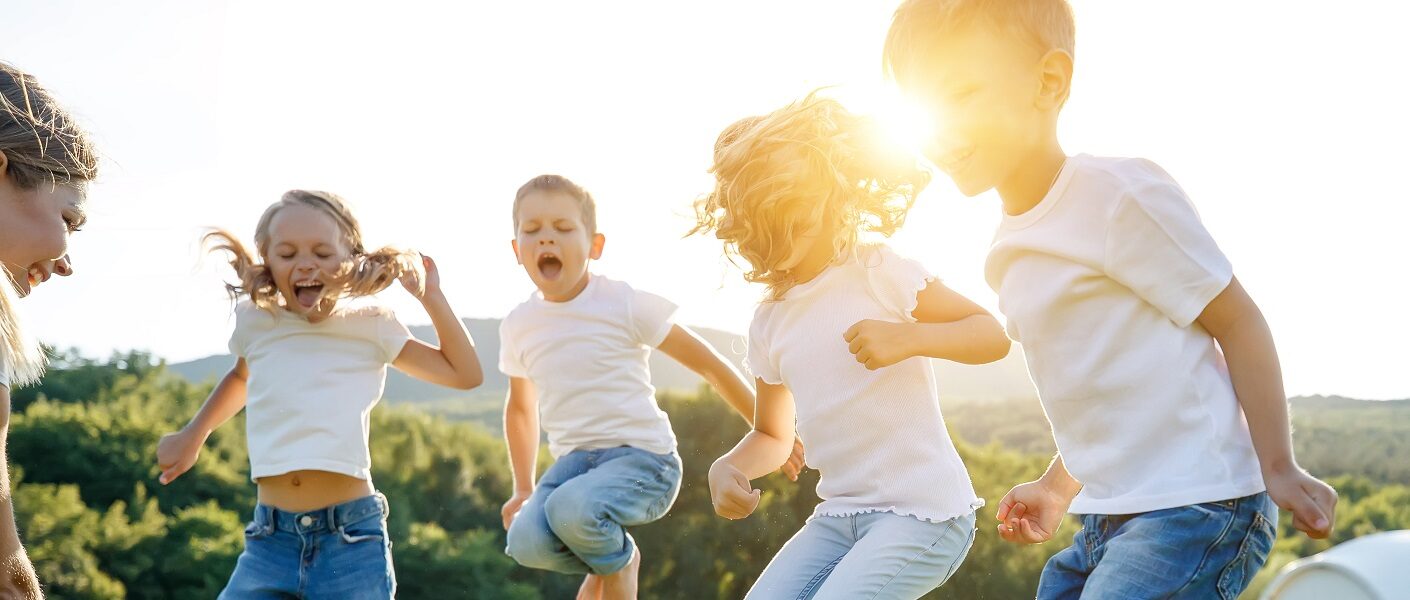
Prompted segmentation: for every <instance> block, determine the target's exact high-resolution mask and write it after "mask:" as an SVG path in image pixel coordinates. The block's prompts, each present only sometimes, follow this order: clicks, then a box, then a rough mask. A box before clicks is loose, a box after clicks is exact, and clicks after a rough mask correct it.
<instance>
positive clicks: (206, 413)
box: [157, 357, 250, 485]
mask: <svg viewBox="0 0 1410 600" xmlns="http://www.w3.org/2000/svg"><path fill="white" fill-rule="evenodd" d="M249 377H250V370H249V367H248V366H246V365H245V359H244V357H240V358H238V359H236V360H235V366H234V367H231V369H230V372H228V373H226V374H225V377H222V378H221V379H220V383H217V384H216V386H215V389H213V390H211V395H210V397H209V398H206V403H205V404H203V405H201V410H199V411H197V412H196V416H194V417H192V418H191V422H189V423H187V424H186V426H185V427H183V428H181V430H180V431H178V432H176V433H168V434H166V435H164V436H162V439H161V441H159V442H158V443H157V468H159V469H161V471H162V473H161V475H160V476H159V477H158V481H160V482H161V483H162V484H163V485H165V484H168V483H171V481H172V480H173V479H176V478H177V477H180V476H181V474H182V473H185V472H186V471H187V470H189V469H190V468H191V467H192V466H193V465H195V464H196V459H197V458H198V457H199V456H200V454H201V447H202V446H203V445H205V443H206V438H209V437H210V435H211V432H213V431H215V430H216V428H217V427H220V426H221V425H224V424H225V422H226V421H229V420H230V418H231V417H233V416H235V415H236V413H239V412H240V410H241V409H243V408H245V400H246V398H247V394H246V391H247V388H248V385H247V382H248V380H249Z"/></svg>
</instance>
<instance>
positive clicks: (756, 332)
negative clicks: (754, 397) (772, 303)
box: [744, 312, 783, 385]
mask: <svg viewBox="0 0 1410 600" xmlns="http://www.w3.org/2000/svg"><path fill="white" fill-rule="evenodd" d="M744 366H746V367H748V369H749V373H750V374H751V375H753V376H754V377H757V378H759V379H762V380H764V383H768V384H772V385H782V384H783V377H782V376H781V375H779V369H778V367H777V366H776V365H775V363H774V357H773V356H772V355H770V354H769V340H768V338H767V337H766V336H765V335H764V319H761V318H760V315H759V313H757V312H756V313H755V314H754V321H753V322H752V323H750V324H749V351H748V354H746V355H745V357H744Z"/></svg>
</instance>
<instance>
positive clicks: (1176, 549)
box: [1038, 492, 1278, 600]
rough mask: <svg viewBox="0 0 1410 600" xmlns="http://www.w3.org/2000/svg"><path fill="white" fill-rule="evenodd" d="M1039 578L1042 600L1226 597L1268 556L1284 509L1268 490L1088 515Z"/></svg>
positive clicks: (1238, 589) (1240, 587) (1232, 595)
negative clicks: (1146, 509)
mask: <svg viewBox="0 0 1410 600" xmlns="http://www.w3.org/2000/svg"><path fill="white" fill-rule="evenodd" d="M1081 519H1082V529H1081V530H1080V531H1078V532H1077V534H1076V535H1075V536H1074V537H1073V540H1072V545H1071V546H1069V547H1067V548H1066V549H1064V550H1062V551H1060V552H1058V553H1057V554H1055V555H1053V557H1052V558H1051V559H1049V560H1048V564H1047V565H1046V566H1045V567H1043V574H1042V576H1041V578H1040V579H1039V580H1038V598H1039V600H1057V599H1062V600H1066V599H1076V598H1078V597H1081V598H1084V599H1093V598H1097V599H1101V598H1121V599H1123V600H1124V599H1128V598H1129V599H1139V598H1201V599H1203V598H1223V599H1227V600H1232V599H1234V598H1237V597H1238V595H1239V593H1240V592H1242V591H1243V590H1244V588H1246V587H1248V584H1249V582H1250V581H1251V580H1253V576H1254V574H1255V573H1257V572H1258V569H1259V568H1261V567H1262V566H1263V563H1264V561H1266V560H1267V559H1268V552H1269V551H1270V550H1271V549H1272V547H1273V539H1274V537H1275V536H1276V535H1277V526H1278V508H1277V507H1276V506H1274V505H1273V501H1272V500H1271V499H1269V498H1268V494H1267V493H1266V492H1260V493H1257V494H1254V495H1252V496H1245V497H1243V498H1234V499H1231V500H1221V501H1218V502H1206V503H1204V504H1192V505H1189V506H1179V507H1175V508H1167V509H1164V510H1157V511H1151V512H1147V513H1138V514H1133V515H1081Z"/></svg>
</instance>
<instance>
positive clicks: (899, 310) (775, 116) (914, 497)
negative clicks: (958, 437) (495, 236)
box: [697, 96, 1008, 598]
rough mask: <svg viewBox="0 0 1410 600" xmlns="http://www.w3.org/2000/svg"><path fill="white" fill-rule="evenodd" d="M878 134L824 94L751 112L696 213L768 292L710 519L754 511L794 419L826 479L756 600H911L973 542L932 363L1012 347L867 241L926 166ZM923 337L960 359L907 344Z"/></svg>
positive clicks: (909, 264) (726, 144) (917, 271)
mask: <svg viewBox="0 0 1410 600" xmlns="http://www.w3.org/2000/svg"><path fill="white" fill-rule="evenodd" d="M880 140H881V138H880V136H878V135H876V131H875V128H874V126H873V124H872V123H871V122H870V121H868V120H867V119H863V118H859V117H857V116H855V115H853V114H851V113H850V112H848V111H847V110H846V109H845V108H843V107H842V106H841V105H840V104H838V103H837V102H836V101H833V100H830V99H824V98H819V97H816V96H810V97H808V98H807V99H804V100H802V101H800V102H797V103H794V104H791V105H789V106H786V107H784V108H782V109H779V110H777V111H775V112H773V113H770V114H769V115H766V116H764V117H758V118H750V119H745V120H743V121H740V122H739V123H736V124H735V125H734V126H732V127H730V128H728V129H727V130H726V131H725V132H724V133H723V134H722V135H721V138H720V142H719V143H718V144H717V146H716V152H715V165H714V168H713V172H714V174H715V176H716V180H717V183H716V186H715V191H714V193H712V194H711V195H710V196H708V197H707V198H705V199H704V200H703V201H702V202H701V203H700V204H699V205H698V206H697V212H698V215H699V227H698V229H699V230H710V231H714V232H715V234H716V235H717V236H718V237H720V238H721V239H723V240H724V241H725V244H726V249H727V251H729V252H730V253H731V254H734V255H736V256H740V257H742V258H744V259H745V261H746V262H747V263H748V265H749V266H750V267H752V270H750V271H749V272H748V273H747V275H746V277H747V278H748V279H750V280H752V281H757V282H761V283H765V284H766V285H768V287H769V298H767V299H766V300H764V301H763V302H761V303H760V304H759V307H758V309H757V310H756V312H755V314H754V320H753V322H752V323H751V325H750V329H749V354H748V364H749V367H750V370H751V371H752V372H753V374H754V376H755V377H756V378H757V384H756V387H757V389H758V408H757V411H758V412H757V415H756V419H757V422H756V426H755V430H754V431H753V432H751V433H750V434H749V435H748V436H746V437H745V439H744V440H743V441H741V442H740V444H739V446H738V447H736V449H735V450H733V451H732V452H731V453H730V454H727V455H725V456H724V457H722V458H721V459H720V460H719V461H717V462H716V464H715V466H714V467H713V468H712V469H711V477H710V483H711V490H712V496H713V497H714V499H715V504H716V510H717V511H718V512H720V514H721V515H723V516H726V517H729V518H741V517H744V516H746V515H748V514H749V513H751V512H752V511H753V509H754V507H755V506H756V505H757V502H758V492H757V491H751V490H750V488H749V480H751V479H754V478H756V477H759V476H762V475H764V474H767V473H769V472H771V471H772V470H773V469H774V468H776V467H777V465H778V463H780V462H781V461H782V460H783V459H784V458H785V457H786V455H787V449H788V447H789V442H790V441H791V439H792V437H793V430H794V421H795V414H796V422H797V433H798V436H799V437H800V438H801V439H802V440H803V443H804V444H805V445H806V447H807V448H808V453H807V462H808V464H809V465H810V466H812V467H814V468H816V469H818V471H819V472H820V473H821V479H820V481H819V483H818V488H817V493H818V496H819V497H820V498H821V499H822V502H821V503H819V504H818V506H817V507H816V508H815V509H814V511H813V515H812V517H811V518H810V519H809V520H808V522H807V524H806V525H805V526H804V527H803V529H802V530H800V531H799V532H798V533H797V534H796V535H795V536H794V537H793V539H792V540H790V541H789V542H788V544H787V545H785V546H784V547H783V549H782V550H780V551H779V553H778V554H777V555H776V556H775V557H774V559H773V560H772V561H771V562H770V563H769V565H768V567H767V568H766V569H765V570H764V572H763V573H762V574H761V575H760V576H759V579H758V580H757V581H756V582H755V584H754V586H753V588H752V589H751V590H750V593H749V597H750V598H804V597H817V598H859V597H864V598H878V597H880V598H917V597H919V596H921V595H923V594H925V593H926V592H928V591H930V590H932V589H934V588H935V587H938V586H939V585H941V584H942V583H943V582H944V581H945V580H946V579H947V578H948V577H949V576H950V575H951V574H953V573H954V571H955V569H956V568H957V567H958V565H959V563H960V561H961V560H962V559H963V557H964V555H965V554H966V553H967V551H968V548H969V546H970V544H971V543H972V542H973V536H974V521H975V510H976V509H977V508H979V507H980V506H981V505H982V504H983V501H982V500H980V499H979V498H978V497H977V496H976V495H975V493H974V489H973V487H972V485H971V483H970V479H969V474H968V473H967V472H966V470H965V468H964V464H963V463H962V462H961V461H960V457H959V455H958V453H957V452H956V450H955V447H954V444H953V443H952V442H951V440H950V437H949V435H948V434H947V433H946V430H945V425H944V420H943V418H942V417H941V414H940V406H939V403H938V398H937V391H936V386H935V376H934V373H933V369H932V367H931V363H930V361H929V359H928V358H925V357H926V356H939V357H941V358H949V359H953V360H962V359H963V360H970V359H975V358H976V357H975V356H974V353H976V352H978V353H984V352H986V351H987V352H988V353H989V356H987V357H980V358H979V359H977V361H978V362H982V361H983V360H986V359H987V360H994V359H997V358H999V357H1001V356H1002V355H1003V352H1006V351H1007V347H1008V342H1007V340H1006V339H1004V337H1003V333H1002V329H1001V328H1000V327H999V325H998V323H997V321H995V320H994V319H993V317H991V316H989V315H987V314H985V313H984V312H983V311H982V310H981V309H979V308H978V307H976V306H974V305H973V304H972V303H970V302H968V301H966V300H963V298H961V297H959V296H958V295H957V294H954V293H953V292H951V291H949V290H947V289H945V288H944V286H943V285H941V284H940V283H939V282H938V281H937V280H936V279H935V278H934V277H933V276H932V275H931V274H930V273H929V272H927V271H926V269H925V268H924V267H922V266H921V265H920V264H918V263H916V262H915V261H912V260H908V259H905V258H902V257H901V256H899V255H898V254H896V253H895V252H894V251H892V250H891V249H890V248H889V247H887V246H885V245H881V244H864V243H861V242H860V241H859V239H858V238H859V236H860V235H861V234H862V233H863V232H864V231H866V230H872V231H876V232H879V233H881V234H884V235H889V234H890V233H892V232H893V231H895V230H896V228H897V227H899V226H900V225H901V223H902V221H903V219H904V217H905V213H906V211H907V210H908V209H909V206H910V204H911V202H913V200H914V197H915V195H916V194H917V193H919V192H920V190H921V189H922V188H923V187H924V186H925V184H926V182H927V181H928V174H927V173H926V172H925V171H924V170H923V169H922V168H921V167H920V166H919V164H918V162H917V160H916V158H915V157H912V156H907V155H905V154H903V153H899V152H896V151H895V150H892V149H889V148H887V147H885V146H883V145H881V144H880ZM918 317H920V318H918ZM922 320H924V321H928V322H925V323H922V322H920V321H922ZM928 327H930V329H927V328H928ZM961 331H963V332H965V333H966V334H967V333H971V332H973V333H976V335H972V336H971V335H964V334H961ZM961 337H963V338H964V341H963V342H962V343H956V342H957V340H958V338H961ZM912 338H914V339H924V340H926V341H928V342H934V341H940V342H941V343H942V344H945V345H948V346H949V348H950V349H949V350H947V351H938V352H935V351H934V350H936V349H937V348H936V347H934V346H931V347H926V348H922V347H921V345H920V344H917V345H915V346H911V345H909V344H908V343H897V341H898V340H900V339H912ZM962 346H965V347H964V348H962V349H961V347H962ZM986 346H987V348H985V347H986ZM1000 348H1002V350H1000ZM795 409H796V410H795Z"/></svg>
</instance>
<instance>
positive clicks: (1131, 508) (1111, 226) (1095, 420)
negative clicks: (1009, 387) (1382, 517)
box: [885, 0, 1336, 598]
mask: <svg viewBox="0 0 1410 600" xmlns="http://www.w3.org/2000/svg"><path fill="white" fill-rule="evenodd" d="M1073 31H1074V27H1073V20H1072V11H1071V8H1070V7H1069V6H1068V4H1067V3H1066V2H1065V1H1064V0H1021V1H1020V0H1015V1H1012V2H987V1H982V0H908V1H907V2H906V3H904V4H903V5H902V6H901V7H900V8H899V9H898V10H897V11H896V15H895V20H894V22H893V23H892V26H891V31H890V34H889V35H888V38H887V42H886V52H885V53H886V62H887V65H888V68H889V70H890V72H891V75H892V76H893V77H894V78H895V80H896V82H897V83H898V84H900V86H901V87H902V88H903V89H904V90H905V91H906V92H908V93H909V94H912V95H913V96H915V97H916V98H917V99H919V100H921V101H922V102H924V103H925V104H926V105H927V106H929V107H930V108H931V109H933V110H934V111H935V112H936V113H937V115H938V116H939V117H940V120H939V123H940V124H941V125H942V126H941V127H940V128H939V129H937V131H936V132H935V134H934V136H933V138H932V139H931V140H930V143H929V144H928V147H927V150H926V153H927V155H928V156H929V158H930V159H931V160H932V161H934V162H935V164H936V165H938V166H939V167H940V168H941V169H943V170H945V171H946V172H947V173H949V175H950V177H952V178H953V179H954V181H955V184H956V185H957V186H958V187H959V189H960V191H962V192H963V193H965V194H967V195H971V196H972V195H975V194H979V193H980V192H983V191H986V190H989V189H996V190H998V193H999V196H1000V198H1001V199H1002V200H1003V208H1004V217H1003V222H1002V224H1001V225H1000V226H999V231H998V233H997V234H996V235H995V238H994V243H993V246H992V247H991V249H990V254H989V258H988V263H987V267H986V276H987V279H988V281H989V284H990V286H992V287H993V288H994V290H995V291H996V292H997V293H998V294H999V305H1000V307H1001V308H1002V309H1003V312H1004V314H1005V315H1006V316H1007V318H1008V332H1009V335H1010V336H1012V337H1013V339H1014V340H1017V341H1020V342H1022V344H1023V346H1024V348H1025V350H1026V351H1027V358H1028V364H1029V371H1030V373H1031V374H1032V377H1033V381H1034V383H1035V384H1036V385H1037V388H1038V392H1039V396H1040V397H1041V399H1042V403H1043V408H1044V410H1046V412H1047V415H1048V419H1049V421H1050V422H1051V423H1052V428H1053V437H1054V439H1055V441H1056V442H1057V447H1058V456H1057V457H1055V458H1054V460H1053V463H1052V466H1051V467H1050V468H1049V469H1048V471H1047V473H1046V474H1045V475H1043V477H1042V478H1041V479H1039V480H1037V481H1034V482H1030V483H1026V484H1022V485H1019V486H1017V487H1014V488H1013V490H1012V491H1010V492H1009V493H1008V494H1007V495H1006V496H1005V497H1004V499H1003V501H1002V502H1001V505H1000V507H999V510H998V518H999V520H1000V521H1002V524H1000V525H999V527H998V529H999V533H1000V535H1001V536H1002V537H1003V538H1004V539H1006V540H1009V541H1013V542H1023V543H1034V542H1041V541H1045V540H1047V539H1049V538H1051V537H1052V535H1053V534H1055V533H1056V530H1057V527H1058V525H1059V524H1060V523H1061V520H1062V516H1063V514H1064V513H1065V512H1067V511H1068V510H1069V509H1070V510H1071V511H1072V512H1073V513H1077V514H1079V515H1081V516H1082V522H1083V529H1082V530H1081V531H1079V532H1078V533H1077V535H1076V537H1075V538H1074V543H1073V545H1072V546H1071V547H1069V548H1067V549H1065V550H1063V551H1061V552H1059V553H1058V554H1057V555H1056V556H1054V557H1053V558H1052V559H1051V560H1050V561H1049V562H1048V564H1047V566H1046V567H1045V568H1044V569H1043V574H1042V578H1041V580H1040V583H1039V589H1038V597H1039V598H1076V597H1077V596H1079V595H1081V596H1082V597H1083V598H1151V597H1170V596H1172V595H1173V596H1179V597H1194V598H1212V597H1223V598H1233V597H1234V596H1237V595H1238V593H1239V592H1240V591H1241V590H1243V589H1244V587H1246V586H1247V585H1248V582H1249V580H1250V579H1251V578H1252V577H1253V575H1254V573H1255V572H1256V571H1258V568H1259V567H1260V566H1261V565H1262V564H1263V561H1264V559H1265V558H1266V557H1267V554H1268V551H1269V548H1270V547H1271V546H1272V544H1273V537H1274V530H1275V524H1276V521H1277V511H1276V509H1275V507H1274V504H1277V505H1278V506H1281V507H1284V508H1287V509H1290V510H1292V513H1293V519H1294V524H1295V525H1296V526H1297V528H1298V529H1300V530H1302V531H1305V532H1307V533H1308V534H1309V535H1311V536H1312V537H1316V538H1322V537H1326V536H1327V534H1328V533H1329V531H1330V530H1331V527H1332V523H1333V518H1334V506H1335V503H1336V493H1335V492H1334V491H1333V490H1332V489H1331V488H1330V487H1328V486H1327V485H1326V484H1324V483H1322V482H1321V481H1318V480H1317V479H1315V478H1313V477H1311V476H1310V475H1308V474H1307V473H1306V472H1304V471H1303V470H1302V469H1301V468H1300V467H1298V464H1297V461H1296V460H1295V459H1294V457H1293V451H1292V445H1291V439H1290V435H1289V431H1288V416H1287V407H1286V398H1285V396H1284V394H1283V386H1282V377H1281V374H1280V372H1279V368H1278V358H1277V353H1276V351H1275V350H1274V347H1273V339H1272V336H1271V334H1270V333H1269V331H1268V326H1267V323H1265V322H1264V320H1263V317H1262V315H1261V314H1260V312H1259V310H1258V307H1257V306H1256V305H1255V304H1254V303H1253V301H1252V300H1251V299H1249V296H1248V294H1247V293H1245V292H1244V289H1243V287H1242V286H1240V285H1239V281H1238V279H1237V278H1235V277H1234V276H1233V269H1232V267H1231V266H1230V264H1229V261H1228V259H1226V258H1225V257H1224V255H1223V253H1221V252H1220V250H1219V248H1218V246H1217V245H1215V243H1214V240H1213V239H1212V238H1211V237H1210V235H1209V232H1208V231H1207V230H1205V228H1204V226H1203V225H1202V224H1201V223H1200V220H1199V217H1198V215H1197V214H1196V213H1195V209H1194V207H1193V206H1192V205H1191V204H1190V201H1189V199H1188V198H1186V196H1185V193H1184V192H1183V191H1182V190H1181V189H1180V186H1179V185H1178V184H1176V182H1175V180H1174V179H1172V178H1171V177H1170V175H1168V174H1167V173H1166V172H1165V171H1163V170H1161V168H1160V167H1158V166H1156V165H1155V164H1154V163H1151V162H1149V161H1145V160H1140V159H1120V158H1098V157H1093V156H1086V155H1076V156H1068V155H1067V154H1066V153H1065V152H1064V151H1063V149H1062V148H1061V146H1060V145H1059V144H1058V139H1057V119H1058V114H1059V112H1060V110H1061V108H1062V106H1063V103H1064V102H1065V101H1066V100H1067V96H1068V91H1069V85H1070V82H1071V77H1072V56H1073ZM1216 342H1217V344H1216ZM1221 350H1222V352H1221ZM1226 359H1227V364H1226ZM1265 490H1266V492H1265ZM1270 498H1271V502H1270Z"/></svg>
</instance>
